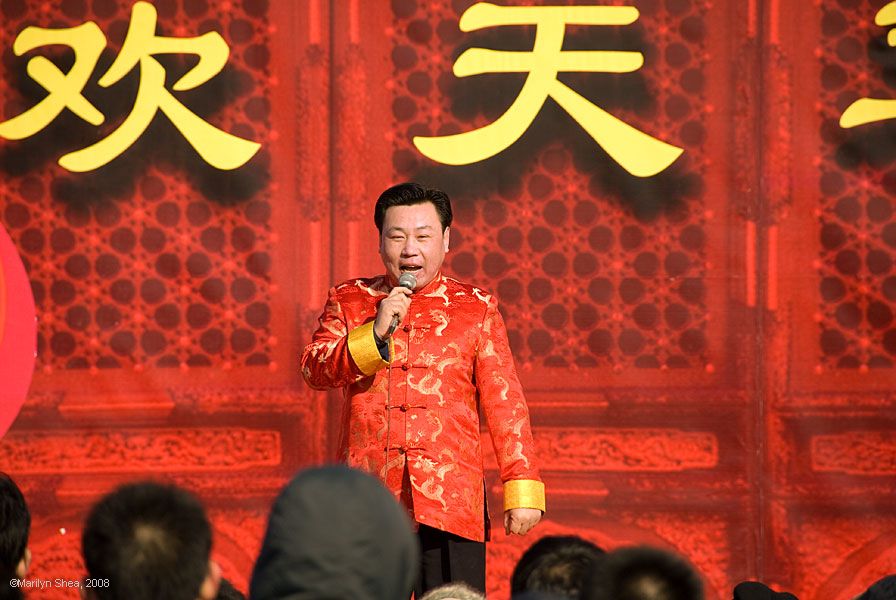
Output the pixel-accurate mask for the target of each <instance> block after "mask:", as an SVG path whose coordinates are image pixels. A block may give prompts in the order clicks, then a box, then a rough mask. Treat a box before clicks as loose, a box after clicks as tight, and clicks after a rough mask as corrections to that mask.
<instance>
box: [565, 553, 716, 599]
mask: <svg viewBox="0 0 896 600" xmlns="http://www.w3.org/2000/svg"><path fill="white" fill-rule="evenodd" d="M703 597H704V596H703V582H702V581H701V579H700V576H699V575H698V574H697V572H696V571H695V570H694V568H693V567H692V566H691V565H690V564H689V563H688V562H687V561H686V560H685V559H684V558H682V557H680V556H678V555H676V554H673V553H672V552H668V551H666V550H661V549H659V548H651V547H649V546H637V547H629V548H620V549H618V550H614V551H613V552H610V553H609V554H607V555H606V556H604V557H603V558H602V559H601V560H600V561H598V562H596V563H595V566H594V569H593V571H592V572H591V574H590V575H589V577H588V579H587V582H586V584H585V589H584V590H583V592H582V600H703Z"/></svg>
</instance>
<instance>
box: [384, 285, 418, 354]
mask: <svg viewBox="0 0 896 600" xmlns="http://www.w3.org/2000/svg"><path fill="white" fill-rule="evenodd" d="M395 287H403V288H408V289H409V290H411V291H412V292H413V291H414V288H415V287H417V278H416V277H414V275H413V273H402V274H401V277H399V278H398V285H397V286H395ZM397 327H398V315H392V323H390V324H389V330H388V331H387V332H386V337H387V338H389V337H392V333H393V332H394V331H395V329H396V328H397Z"/></svg>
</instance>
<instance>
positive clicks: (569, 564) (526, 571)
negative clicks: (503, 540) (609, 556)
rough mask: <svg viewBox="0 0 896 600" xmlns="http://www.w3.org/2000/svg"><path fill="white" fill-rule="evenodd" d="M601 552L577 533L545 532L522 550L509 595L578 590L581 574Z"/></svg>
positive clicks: (561, 593) (566, 595)
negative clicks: (559, 533) (528, 592)
mask: <svg viewBox="0 0 896 600" xmlns="http://www.w3.org/2000/svg"><path fill="white" fill-rule="evenodd" d="M604 554H605V552H604V551H603V550H602V549H601V548H600V547H598V546H596V545H595V544H592V543H591V542H589V541H588V540H586V539H583V538H581V537H579V536H577V535H548V536H545V537H543V538H541V539H540V540H538V541H537V542H535V543H534V544H532V545H531V546H529V548H528V550H526V551H525V552H524V553H523V555H522V556H521V557H520V559H519V561H518V562H517V563H516V567H514V569H513V575H512V576H511V578H510V593H511V595H512V596H513V597H517V596H518V595H519V594H521V593H522V592H525V591H536V592H549V593H551V594H553V595H554V596H557V597H560V598H575V599H576V600H578V598H579V596H581V594H582V587H583V584H584V580H585V577H586V576H587V575H588V573H590V572H591V570H592V569H593V563H594V561H596V560H598V559H599V558H601V557H602V556H603V555H604Z"/></svg>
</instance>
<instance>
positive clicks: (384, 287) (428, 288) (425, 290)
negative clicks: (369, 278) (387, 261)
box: [374, 270, 443, 296]
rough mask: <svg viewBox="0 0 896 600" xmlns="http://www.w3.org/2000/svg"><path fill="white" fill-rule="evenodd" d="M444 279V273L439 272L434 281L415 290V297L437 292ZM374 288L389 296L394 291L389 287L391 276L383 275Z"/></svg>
mask: <svg viewBox="0 0 896 600" xmlns="http://www.w3.org/2000/svg"><path fill="white" fill-rule="evenodd" d="M442 279H443V278H442V271H441V270H439V272H438V273H436V276H435V277H433V278H432V281H430V282H429V283H427V284H426V285H425V286H424V287H422V288H420V289H418V290H414V295H415V296H416V295H418V294H421V295H426V294H429V293H431V292H434V291H435V290H437V289H438V287H439V285H441V283H442ZM374 287H375V289H376V290H377V291H378V292H380V293H383V294H388V293H389V291H390V290H391V289H392V288H390V287H389V276H388V275H381V276H380V281H379V282H378V284H374Z"/></svg>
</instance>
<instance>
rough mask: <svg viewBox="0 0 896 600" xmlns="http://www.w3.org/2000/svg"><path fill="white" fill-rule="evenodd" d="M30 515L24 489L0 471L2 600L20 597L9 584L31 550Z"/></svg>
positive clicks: (16, 590) (0, 591) (0, 587)
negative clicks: (29, 545) (23, 558)
mask: <svg viewBox="0 0 896 600" xmlns="http://www.w3.org/2000/svg"><path fill="white" fill-rule="evenodd" d="M30 531H31V513H30V512H28V504H27V503H26V502H25V496H23V495H22V490H20V489H19V486H17V485H16V482H15V481H13V480H12V477H10V476H9V475H7V474H6V473H3V472H0V578H2V579H0V598H20V597H21V594H20V592H19V590H18V588H15V589H14V588H11V587H10V586H9V581H10V579H12V578H13V577H15V576H16V567H17V566H18V565H19V562H20V561H21V560H22V557H23V556H24V555H25V549H26V548H27V547H28V534H29V532H30Z"/></svg>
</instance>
